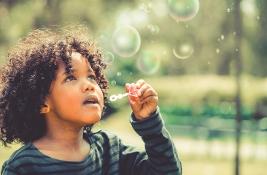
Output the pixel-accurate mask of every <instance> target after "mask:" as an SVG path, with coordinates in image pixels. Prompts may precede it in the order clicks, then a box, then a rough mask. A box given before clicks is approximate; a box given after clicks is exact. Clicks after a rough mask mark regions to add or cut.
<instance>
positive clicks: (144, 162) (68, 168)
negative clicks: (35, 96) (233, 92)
mask: <svg viewBox="0 0 267 175" xmlns="http://www.w3.org/2000/svg"><path fill="white" fill-rule="evenodd" d="M131 123H132V126H133V128H134V129H135V130H136V132H137V133H138V134H139V135H140V136H141V137H142V139H143V141H144V143H145V151H140V150H137V149H136V148H134V147H132V146H126V145H124V144H122V142H121V140H120V139H119V138H118V137H117V136H116V135H113V134H111V133H108V132H104V131H100V132H97V133H94V134H92V133H85V134H84V138H85V139H86V140H87V141H88V143H89V144H90V146H91V150H90V154H88V156H87V157H86V158H85V159H84V160H82V161H78V162H77V161H64V160H58V159H55V158H52V157H49V156H47V155H44V154H43V153H42V152H40V151H39V150H38V149H37V148H36V147H35V146H34V145H33V144H32V143H28V144H26V145H24V146H22V147H21V148H20V149H18V150H17V151H15V152H14V153H13V154H12V155H11V157H10V158H9V159H8V160H7V161H6V162H5V163H4V164H3V167H2V170H1V175H74V174H75V175H92V174H93V175H118V174H120V175H152V174H154V175H158V174H162V175H180V174H181V164H180V161H179V159H178V156H177V153H176V150H175V148H174V146H173V143H172V141H171V139H170V136H169V134H168V132H167V131H166V129H165V127H164V126H163V121H162V119H161V117H160V113H159V111H158V110H157V112H155V113H154V114H153V115H152V116H151V117H150V118H148V119H147V120H145V121H142V122H138V121H135V120H132V121H131ZM51 146H52V145H51Z"/></svg>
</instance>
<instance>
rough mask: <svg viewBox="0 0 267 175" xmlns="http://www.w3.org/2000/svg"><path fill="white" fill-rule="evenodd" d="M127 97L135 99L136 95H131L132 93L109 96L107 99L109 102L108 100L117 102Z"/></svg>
mask: <svg viewBox="0 0 267 175" xmlns="http://www.w3.org/2000/svg"><path fill="white" fill-rule="evenodd" d="M128 95H129V96H134V97H137V95H136V94H132V93H129V92H127V93H124V94H117V95H111V96H110V97H109V100H110V101H117V100H119V99H122V98H123V97H126V96H128Z"/></svg>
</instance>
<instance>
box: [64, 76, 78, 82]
mask: <svg viewBox="0 0 267 175" xmlns="http://www.w3.org/2000/svg"><path fill="white" fill-rule="evenodd" d="M75 79H76V78H75V77H74V76H73V75H68V76H67V77H66V78H65V82H69V81H72V80H75Z"/></svg>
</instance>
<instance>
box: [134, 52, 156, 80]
mask: <svg viewBox="0 0 267 175" xmlns="http://www.w3.org/2000/svg"><path fill="white" fill-rule="evenodd" d="M159 67H160V58H159V56H158V54H156V53H155V52H153V51H144V52H143V53H142V55H141V56H140V57H139V58H138V59H137V68H138V69H139V70H140V71H141V72H142V73H144V74H149V75H150V74H154V73H156V72H157V70H158V69H159Z"/></svg>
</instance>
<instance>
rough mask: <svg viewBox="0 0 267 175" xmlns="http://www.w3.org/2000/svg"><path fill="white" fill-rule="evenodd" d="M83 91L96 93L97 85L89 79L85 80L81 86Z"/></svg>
mask: <svg viewBox="0 0 267 175" xmlns="http://www.w3.org/2000/svg"><path fill="white" fill-rule="evenodd" d="M81 90H82V92H87V91H94V90H95V85H94V84H93V83H92V82H90V81H88V80H87V79H86V80H83V81H82V85H81Z"/></svg>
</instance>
